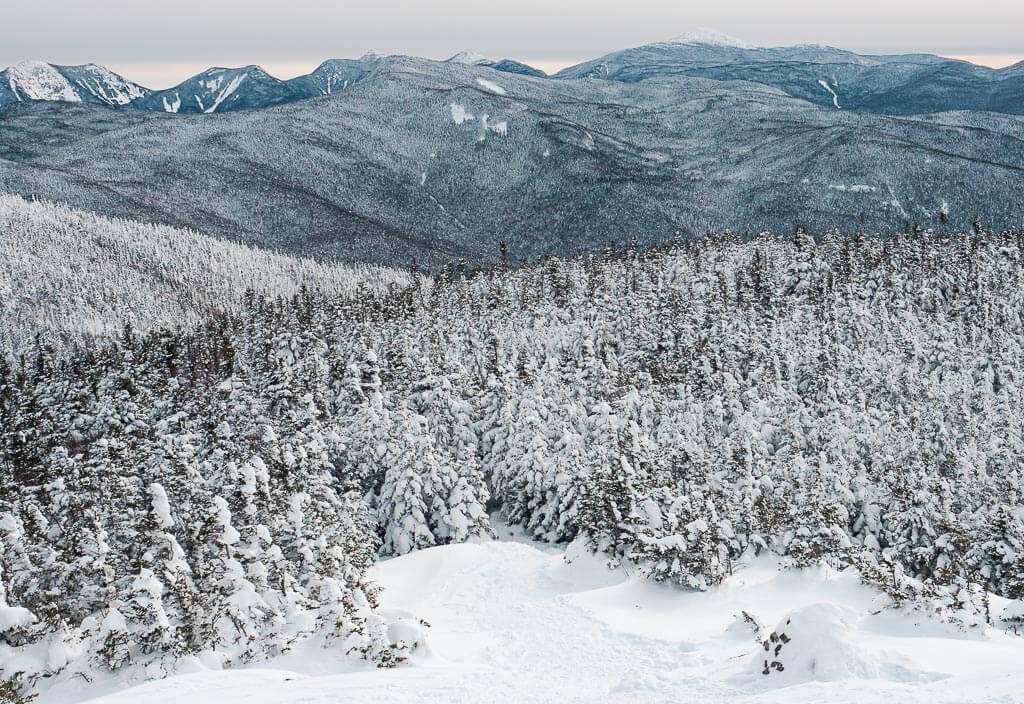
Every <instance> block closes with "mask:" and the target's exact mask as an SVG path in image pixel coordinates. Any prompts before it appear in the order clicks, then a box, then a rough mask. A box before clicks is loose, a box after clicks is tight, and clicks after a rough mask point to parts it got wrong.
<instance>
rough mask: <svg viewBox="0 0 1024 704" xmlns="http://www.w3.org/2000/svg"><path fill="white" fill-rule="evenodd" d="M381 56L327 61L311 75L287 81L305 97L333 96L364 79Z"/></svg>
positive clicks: (370, 54)
mask: <svg viewBox="0 0 1024 704" xmlns="http://www.w3.org/2000/svg"><path fill="white" fill-rule="evenodd" d="M383 58H384V55H383V54H380V53H378V52H370V53H368V54H365V55H363V56H362V57H360V58H358V59H328V60H327V61H324V62H323V63H322V64H320V65H319V66H317V68H316V70H315V71H313V72H312V73H310V74H308V75H305V76H299V77H297V78H293V79H291V80H290V81H287V83H288V85H289V86H290V87H291V88H293V89H294V90H295V91H296V93H298V94H301V95H305V96H307V97H315V96H318V95H333V94H334V93H339V92H341V91H343V90H345V89H346V88H348V87H349V86H351V85H354V84H355V83H358V82H359V81H361V80H363V79H364V78H366V76H367V75H369V73H370V72H371V71H372V70H373V69H374V68H376V66H377V64H379V63H380V61H381V59H383Z"/></svg>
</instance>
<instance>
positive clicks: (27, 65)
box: [0, 61, 149, 106]
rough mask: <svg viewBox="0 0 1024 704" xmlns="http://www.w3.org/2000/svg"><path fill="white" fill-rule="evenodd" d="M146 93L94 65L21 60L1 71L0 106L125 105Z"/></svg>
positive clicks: (106, 69)
mask: <svg viewBox="0 0 1024 704" xmlns="http://www.w3.org/2000/svg"><path fill="white" fill-rule="evenodd" d="M148 93H149V91H148V90H147V89H145V88H143V87H142V86H140V85H138V84H135V83H132V82H131V81H129V80H127V79H125V78H124V77H122V76H119V75H118V74H116V73H114V72H113V71H111V70H110V69H108V68H105V67H103V66H98V65H96V64H84V65H82V66H55V65H53V64H48V63H45V62H43V61H22V62H21V63H19V64H16V65H14V66H11V67H10V68H8V69H5V70H3V71H0V106H3V105H6V104H8V103H14V102H20V101H25V100H57V101H63V102H68V103H82V102H85V103H100V104H105V105H125V104H127V103H129V102H131V101H132V100H136V99H138V98H142V97H144V96H145V95H147V94H148Z"/></svg>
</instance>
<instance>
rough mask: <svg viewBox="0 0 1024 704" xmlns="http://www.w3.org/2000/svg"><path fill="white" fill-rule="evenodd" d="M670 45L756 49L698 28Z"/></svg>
mask: <svg viewBox="0 0 1024 704" xmlns="http://www.w3.org/2000/svg"><path fill="white" fill-rule="evenodd" d="M669 43H670V44H704V45H707V46H731V47H734V48H736V49H757V47H756V46H754V45H753V44H748V43H747V42H745V41H743V40H742V39H737V38H736V37H730V36H729V35H728V34H724V33H722V32H719V31H718V30H717V29H711V28H710V27H698V28H697V29H694V30H691V31H689V32H686V33H684V34H681V35H679V36H678V37H675V38H674V39H671V40H670V41H669Z"/></svg>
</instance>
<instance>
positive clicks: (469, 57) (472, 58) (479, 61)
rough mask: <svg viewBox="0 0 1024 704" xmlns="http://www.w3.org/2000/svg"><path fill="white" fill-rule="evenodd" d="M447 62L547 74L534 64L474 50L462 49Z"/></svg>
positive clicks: (541, 74) (526, 74)
mask: <svg viewBox="0 0 1024 704" xmlns="http://www.w3.org/2000/svg"><path fill="white" fill-rule="evenodd" d="M445 63H449V64H465V65H466V66H484V67H486V68H493V69H494V70H495V71H502V72H504V73H518V74H521V75H523V76H536V77H538V78H544V77H546V76H547V74H546V73H544V72H543V71H541V70H540V69H536V68H534V67H533V66H528V65H526V64H524V63H521V62H519V61H513V60H512V59H500V60H494V59H489V58H487V57H486V56H482V55H480V54H477V53H476V52H474V51H460V52H459V53H458V54H456V55H455V56H452V57H451V58H449V59H446V60H445Z"/></svg>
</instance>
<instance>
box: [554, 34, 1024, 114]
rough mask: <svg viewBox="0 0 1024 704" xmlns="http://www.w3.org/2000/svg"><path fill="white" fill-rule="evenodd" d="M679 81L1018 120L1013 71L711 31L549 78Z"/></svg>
mask: <svg viewBox="0 0 1024 704" xmlns="http://www.w3.org/2000/svg"><path fill="white" fill-rule="evenodd" d="M680 75H682V76H695V77H701V78H712V79H715V80H721V81H751V82H755V83H761V84H764V85H767V86H771V87H773V88H778V89H780V90H783V91H785V92H786V93H788V94H789V95H792V96H793V97H796V98H801V99H803V100H807V101H810V102H812V103H816V104H818V105H821V106H824V107H830V108H833V109H852V110H861V111H865V112H876V113H884V114H895V115H911V114H918V113H928V112H941V111H947V110H991V111H995V112H1006V113H1014V114H1022V113H1024V100H1022V96H1024V70H1021V69H1020V68H1015V67H1009V68H1006V69H1001V70H997V69H990V68H985V67H982V66H976V65H974V64H971V63H967V62H965V61H957V60H954V59H947V58H943V57H939V56H933V55H931V54H893V55H863V54H856V53H854V52H851V51H846V50H844V49H838V48H836V47H831V46H823V45H820V44H801V45H797V46H787V47H771V48H768V47H757V46H754V45H752V44H748V43H747V42H744V41H742V40H740V39H736V38H735V37H730V36H728V35H725V34H722V33H721V32H717V31H715V30H711V29H700V30H696V31H693V32H688V33H686V34H683V35H682V36H680V37H677V38H676V39H673V40H671V41H667V42H658V43H654V44H647V45H644V46H639V47H634V48H631V49H626V50H623V51H618V52H614V53H612V54H608V55H607V56H603V57H601V58H598V59H594V60H592V61H587V62H584V63H581V64H578V65H576V66H571V67H569V68H567V69H565V70H563V71H561V72H560V73H558V74H556V76H555V78H560V79H576V78H600V79H607V80H614V81H623V82H627V83H634V82H638V81H643V80H647V79H652V78H660V77H665V76H680Z"/></svg>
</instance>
